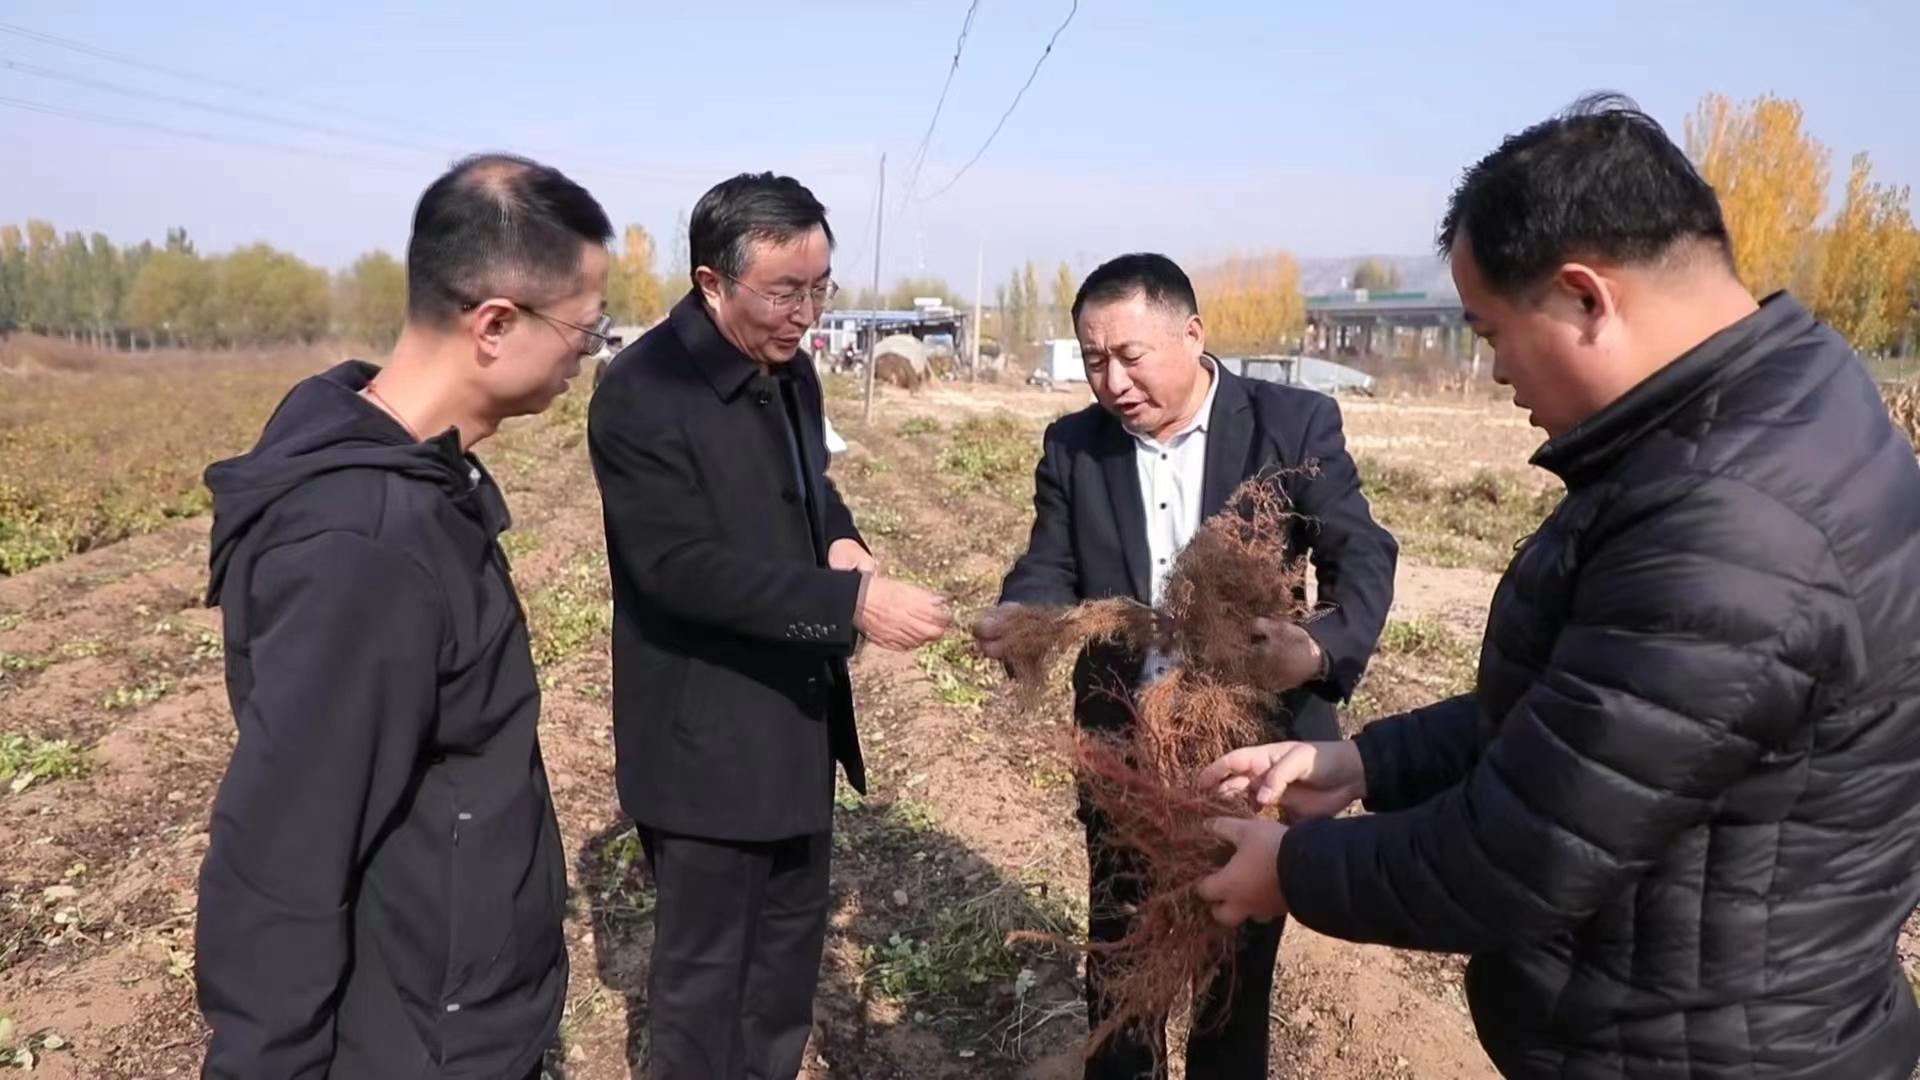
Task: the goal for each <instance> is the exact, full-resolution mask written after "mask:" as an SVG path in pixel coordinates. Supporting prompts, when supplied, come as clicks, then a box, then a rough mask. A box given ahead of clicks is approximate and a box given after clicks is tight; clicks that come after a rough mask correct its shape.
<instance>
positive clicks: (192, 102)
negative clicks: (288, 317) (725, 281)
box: [0, 21, 864, 184]
mask: <svg viewBox="0 0 1920 1080" xmlns="http://www.w3.org/2000/svg"><path fill="white" fill-rule="evenodd" d="M0 34H10V35H12V36H14V37H17V38H22V39H25V40H27V41H33V42H37V43H40V44H43V45H50V46H53V47H54V48H58V49H65V50H67V51H69V52H74V53H79V54H81V55H84V56H89V57H92V58H94V59H98V60H106V61H110V62H112V63H116V64H122V65H125V66H127V67H131V68H137V69H139V70H142V71H147V72H151V73H154V74H159V75H165V76H168V77H171V78H176V79H185V80H188V81H191V82H196V83H200V84H202V85H205V86H210V87H216V88H219V89H222V90H228V91H232V92H235V93H240V94H245V95H247V96H249V97H253V98H262V99H269V100H275V101H280V102H284V103H286V104H288V105H292V106H295V107H298V108H301V109H306V110H310V111H313V112H331V113H333V114H335V115H338V116H343V117H350V118H354V119H358V120H363V121H371V122H373V123H375V124H378V125H380V126H383V127H386V128H387V129H388V130H399V128H398V127H397V126H396V125H394V124H393V122H392V120H391V118H390V117H380V116H376V115H373V114H368V113H361V112H356V111H354V110H352V109H348V108H345V107H343V106H338V105H324V106H323V105H316V104H313V103H310V102H306V101H302V100H300V99H299V98H296V97H292V96H290V95H287V94H283V93H278V92H276V91H272V90H267V89H263V88H261V87H257V86H249V85H247V84H245V83H240V82H234V81H231V80H228V79H222V78H218V77H216V76H211V75H203V74H200V73H198V72H194V71H188V70H184V69H182V68H177V67H172V66H169V65H167V64H160V63H155V62H153V61H150V60H145V59H142V58H140V57H138V56H131V55H128V54H126V53H121V52H115V51H113V50H110V49H103V48H100V47H98V46H94V45H89V44H87V43H86V42H83V41H75V40H74V39H72V38H64V37H60V36H57V35H54V34H48V33H43V32H41V31H38V30H31V29H28V28H26V27H23V26H18V25H15V24H13V23H8V22H3V21H0ZM0 65H3V66H5V67H8V68H12V69H13V70H15V71H19V72H21V73H23V74H29V75H34V76H37V77H40V78H46V79H54V80H58V81H62V82H67V83H70V84H73V85H77V86H86V87H90V88H92V89H97V90H104V91H107V92H110V93H116V94H123V95H127V96H131V97H136V98H145V99H148V100H152V101H159V102H165V103H167V104H172V105H176V106H182V107H186V108H192V109H199V110H203V111H207V112H212V113H218V114H220V115H224V116H228V117H232V118H236V119H241V120H247V121H250V122H254V123H261V124H271V125H276V126H279V127H283V128H289V129H296V130H301V131H306V132H309V133H313V134H320V135H326V136H329V137H332V138H340V139H349V140H353V141H356V142H361V143H366V144H369V145H376V146H382V147H387V148H392V149H399V150H406V151H410V152H414V153H420V154H430V155H433V156H436V157H458V156H460V152H458V151H453V150H448V149H436V148H434V147H431V146H425V145H421V144H419V143H413V142H407V141H404V140H401V139H395V138H389V137H386V136H381V135H377V134H371V133H366V132H362V131H354V130H350V129H347V128H342V127H335V126H332V125H328V124H319V123H309V122H307V121H302V120H298V119H293V118H290V117H285V116H275V115H273V114H270V113H262V112H255V111H253V110H250V109H243V108H236V107H232V106H225V105H219V104H215V103H212V102H207V101H203V100H199V99H194V98H186V97H180V96H177V95H172V94H166V93H161V92H158V91H149V90H145V89H143V88H139V87H130V86H127V85H125V84H121V83H114V82H109V81H107V80H104V79H94V78H91V77H89V76H84V75H74V74H71V73H66V72H58V71H55V70H54V69H51V68H46V67H41V66H39V65H35V64H30V63H24V62H21V61H3V60H0ZM7 100H8V103H9V104H11V105H12V107H14V108H18V109H25V110H27V111H31V112H45V113H49V114H51V115H58V114H57V113H54V112H53V110H58V109H65V108H68V107H67V106H58V105H53V106H50V105H46V104H45V103H39V102H27V101H23V100H22V99H17V98H16V99H7ZM69 112H70V118H72V119H84V120H89V121H91V122H94V123H101V124H107V125H110V126H114V127H122V128H134V129H143V130H148V131H156V132H160V133H162V134H169V135H175V136H179V137H183V138H191V139H198V140H201V141H204V142H213V143H224V144H226V145H230V146H246V147H255V148H263V149H278V150H283V151H287V152H291V153H296V154H301V155H304V156H308V157H331V158H334V159H336V160H356V159H354V158H352V157H349V156H346V155H342V154H331V153H326V152H320V151H314V150H309V149H306V148H302V147H297V146H292V145H289V144H284V143H274V142H269V141H264V140H257V139H247V138H244V137H238V136H235V137H228V136H223V135H219V134H216V133H213V132H206V131H197V130H184V129H180V128H173V127H169V126H167V125H164V124H155V123H150V122H144V121H138V120H131V119H128V118H125V117H114V116H108V115H105V114H101V113H88V112H86V111H85V110H80V109H69ZM411 130H415V131H428V130H431V129H424V128H414V129H411ZM435 137H436V138H439V139H446V140H453V141H455V142H460V143H464V142H465V141H466V140H465V139H464V138H461V137H459V136H455V135H453V134H451V133H448V132H444V131H440V132H436V133H435ZM535 152H536V153H539V151H538V149H537V148H536V149H535ZM540 156H543V157H553V158H565V159H567V160H568V161H571V162H577V163H578V164H579V165H580V166H582V167H586V168H592V169H598V170H602V171H606V172H610V173H617V174H620V175H621V176H623V177H625V178H627V179H630V180H634V181H638V182H649V183H662V184H690V183H699V182H701V181H702V180H703V179H704V178H705V174H701V175H694V174H691V173H678V174H668V173H660V172H656V171H653V170H650V169H645V168H641V167H637V166H634V165H632V164H629V163H627V162H623V161H620V160H617V159H613V158H604V157H595V156H591V155H588V154H581V153H578V152H576V151H571V150H569V151H566V152H565V153H562V154H540ZM357 160H377V159H371V158H360V159H357ZM383 164H387V165H390V166H393V165H396V164H397V163H395V162H391V161H386V162H383ZM858 168H859V169H860V170H863V169H864V167H863V166H862V167H858ZM855 171H857V170H856V167H855V166H852V165H850V164H848V165H835V166H830V167H828V168H824V169H812V170H808V171H807V172H808V175H810V176H838V175H847V174H851V173H853V172H855Z"/></svg>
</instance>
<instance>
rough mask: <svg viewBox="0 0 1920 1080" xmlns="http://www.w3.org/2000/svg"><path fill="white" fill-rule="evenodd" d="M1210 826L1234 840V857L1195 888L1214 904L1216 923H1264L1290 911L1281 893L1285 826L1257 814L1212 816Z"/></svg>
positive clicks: (1236, 924) (1196, 892)
mask: <svg viewBox="0 0 1920 1080" xmlns="http://www.w3.org/2000/svg"><path fill="white" fill-rule="evenodd" d="M1207 828H1209V829H1211V830H1213V831H1214V832H1215V833H1218V834H1219V835H1220V836H1221V837H1222V838H1223V839H1225V840H1226V841H1227V842H1229V843H1231V844H1232V845H1233V858H1232V859H1230V860H1228V862H1227V865H1226V866H1224V867H1222V868H1220V869H1219V870H1218V871H1216V872H1214V873H1213V874H1211V875H1209V876H1207V877H1204V878H1201V879H1200V882H1199V884H1197V885H1195V886H1194V887H1193V891H1194V893H1195V894H1196V895H1197V896H1199V897H1200V899H1202V900H1205V901H1206V902H1207V903H1208V904H1209V905H1210V906H1211V907H1212V908H1213V918H1214V921H1215V922H1218V923H1220V924H1221V925H1223V926H1239V925H1240V924H1241V923H1243V922H1246V921H1247V920H1248V919H1259V920H1261V921H1262V922H1264V921H1266V920H1269V919H1275V918H1278V917H1280V916H1282V915H1285V914H1286V913H1287V898H1286V897H1284V896H1281V895H1280V842H1281V841H1282V840H1284V839H1286V836H1287V827H1286V826H1285V825H1282V824H1280V823H1279V822H1276V821H1264V820H1261V819H1259V818H1253V819H1247V818H1210V819H1208V821H1207Z"/></svg>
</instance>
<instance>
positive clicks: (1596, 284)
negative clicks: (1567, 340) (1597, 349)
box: [1552, 263, 1620, 342]
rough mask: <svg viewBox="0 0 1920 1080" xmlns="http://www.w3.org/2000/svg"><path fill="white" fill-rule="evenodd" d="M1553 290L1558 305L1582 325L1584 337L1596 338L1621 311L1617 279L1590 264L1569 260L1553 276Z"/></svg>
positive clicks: (1587, 339)
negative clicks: (1616, 287) (1613, 279)
mask: <svg viewBox="0 0 1920 1080" xmlns="http://www.w3.org/2000/svg"><path fill="white" fill-rule="evenodd" d="M1552 289H1553V291H1554V293H1555V294H1556V295H1557V296H1558V298H1559V300H1560V303H1559V304H1558V305H1557V306H1558V307H1560V308H1561V309H1562V310H1563V311H1566V312H1569V313H1570V314H1571V317H1572V318H1573V319H1574V320H1575V321H1577V322H1578V323H1579V324H1580V337H1581V339H1582V340H1584V341H1589V342H1590V341H1593V340H1594V339H1596V338H1598V337H1599V336H1600V331H1601V330H1602V329H1603V328H1604V327H1605V326H1606V325H1607V324H1608V323H1609V322H1611V321H1612V320H1613V319H1614V318H1615V317H1616V316H1617V315H1619V313H1620V307H1619V298H1618V296H1617V295H1616V294H1615V293H1614V289H1613V281H1612V280H1611V279H1609V278H1608V277H1607V275H1605V274H1603V273H1601V272H1600V271H1599V270H1598V269H1596V268H1594V267H1592V266H1589V265H1587V264H1586V263H1567V264H1566V265H1564V266H1562V267H1561V268H1560V269H1559V271H1558V272H1557V273H1555V274H1554V276H1553V285H1552Z"/></svg>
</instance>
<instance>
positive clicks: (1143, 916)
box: [1004, 473, 1310, 1054]
mask: <svg viewBox="0 0 1920 1080" xmlns="http://www.w3.org/2000/svg"><path fill="white" fill-rule="evenodd" d="M1295 524H1296V518H1295V516H1294V515H1293V513H1292V512H1291V510H1290V508H1289V506H1288V503H1287V500H1286V497H1285V495H1284V494H1283V493H1282V491H1281V488H1280V484H1279V479H1278V477H1277V475H1275V474H1273V473H1266V474H1262V475H1261V476H1257V477H1255V478H1253V479H1250V480H1248V481H1246V482H1245V483H1243V484H1241V486H1240V487H1239V488H1238V489H1236V490H1235V491H1234V493H1233V495H1232V496H1231V497H1230V498H1229V499H1228V501H1227V504H1226V506H1225V507H1224V508H1223V509H1222V510H1221V511H1220V512H1219V513H1218V514H1215V515H1214V516H1213V517H1210V518H1208V519H1207V520H1206V521H1205V522H1204V523H1203V524H1202V525H1201V527H1200V529H1199V530H1198V531H1197V532H1196V533H1195V535H1194V537H1193V539H1192V540H1191V541H1190V542H1189V543H1188V544H1187V546H1186V547H1185V548H1184V549H1183V550H1182V551H1181V552H1180V554H1179V555H1178V556H1177V558H1176V559H1175V562H1174V566H1173V568H1172V570H1171V571H1170V572H1169V574H1168V577H1167V582H1166V588H1165V590H1164V593H1163V600H1162V603H1161V605H1160V606H1159V607H1158V608H1152V607H1148V606H1146V605H1144V604H1140V603H1138V602H1136V601H1133V600H1131V599H1109V600H1097V601H1090V602H1087V603H1083V604H1079V605H1077V606H1073V607H1068V608H1057V607H1056V608H1042V607H1028V608H1021V609H1016V610H1015V611H1013V612H1011V613H1008V614H1007V615H1006V616H1004V617H1005V618H1007V619H1008V620H1009V621H1008V623H1007V624H1006V630H1005V634H1006V636H1005V639H1004V640H1005V641H1006V643H1007V650H1008V651H1007V653H1006V656H1007V658H1008V659H1007V664H1008V667H1009V669H1010V671H1011V672H1012V674H1013V677H1014V679H1015V680H1016V681H1017V683H1018V684H1019V685H1020V688H1021V692H1022V694H1023V697H1024V698H1025V701H1026V703H1028V704H1032V703H1035V702H1037V701H1038V700H1039V699H1040V698H1041V696H1042V695H1043V694H1044V690H1045V687H1046V686H1047V685H1048V683H1049V682H1050V681H1051V680H1052V679H1053V678H1054V677H1055V676H1056V673H1057V670H1058V669H1059V668H1060V667H1061V666H1062V661H1063V660H1065V659H1066V658H1067V657H1069V656H1071V655H1073V654H1075V653H1077V652H1078V651H1079V650H1080V649H1082V648H1083V647H1085V646H1087V645H1089V644H1093V643H1100V642H1109V643H1114V644H1118V645H1122V646H1125V647H1126V648H1127V649H1128V650H1130V651H1131V652H1133V653H1137V654H1145V653H1146V651H1147V650H1149V649H1156V650H1158V651H1159V652H1160V653H1161V654H1162V655H1164V656H1166V657H1167V658H1168V659H1169V660H1171V662H1172V666H1171V667H1170V668H1169V669H1168V670H1167V671H1166V672H1165V674H1164V675H1162V676H1161V677H1160V678H1158V679H1157V680H1156V681H1154V682H1152V683H1151V684H1149V685H1147V686H1145V687H1144V688H1141V689H1139V690H1138V691H1137V692H1134V693H1132V694H1130V695H1128V696H1127V700H1126V702H1125V704H1126V706H1127V708H1128V710H1129V711H1130V712H1131V714H1132V723H1130V724H1128V725H1126V726H1124V727H1123V728H1121V729H1119V730H1117V731H1092V730H1086V729H1074V731H1073V735H1072V746H1071V751H1070V753H1071V756H1072V760H1073V763H1074V766H1075V771H1076V774H1077V778H1078V781H1079V784H1080V791H1081V795H1082V797H1083V798H1084V799H1085V800H1086V802H1087V804H1088V805H1089V807H1090V808H1091V809H1092V810H1093V811H1094V812H1095V813H1096V814H1098V815H1099V816H1100V817H1101V818H1103V819H1104V822H1103V823H1104V825H1105V835H1106V838H1107V843H1109V844H1111V845H1113V846H1114V847H1115V848H1117V849H1120V850H1121V851H1124V852H1125V853H1126V855H1127V858H1128V860H1129V861H1130V862H1131V865H1133V866H1134V867H1135V868H1137V871H1138V873H1139V875H1140V876H1141V878H1142V880H1141V882H1140V885H1141V886H1142V888H1141V893H1142V895H1143V899H1142V900H1141V901H1140V902H1139V903H1138V904H1137V905H1135V907H1134V909H1133V910H1132V912H1131V913H1130V914H1131V916H1132V923H1131V930H1130V932H1129V933H1128V935H1127V936H1126V938H1124V939H1123V940H1121V941H1118V942H1113V943H1103V944H1099V945H1093V946H1090V948H1094V949H1097V950H1099V952H1100V953H1101V954H1102V958H1103V962H1102V972H1103V974H1102V978H1101V979H1100V985H1099V991H1100V994H1101V997H1102V999H1103V1002H1104V1004H1105V1006H1106V1008H1105V1010H1104V1011H1105V1020H1104V1022H1103V1023H1101V1024H1100V1025H1099V1026H1098V1027H1097V1028H1095V1029H1094V1030H1093V1032H1092V1033H1091V1037H1090V1038H1089V1040H1088V1053H1089V1054H1091V1053H1092V1052H1093V1051H1094V1050H1095V1049H1097V1048H1098V1047H1099V1046H1100V1045H1101V1044H1102V1043H1104V1042H1105V1041H1106V1040H1107V1039H1109V1038H1111V1037H1113V1036H1114V1035H1115V1034H1117V1033H1119V1032H1122V1031H1129V1030H1131V1031H1133V1032H1134V1033H1136V1034H1138V1035H1140V1036H1141V1037H1143V1038H1144V1039H1145V1040H1146V1041H1147V1042H1149V1043H1151V1044H1152V1045H1154V1046H1156V1047H1158V1046H1160V1045H1161V1039H1160V1031H1161V1021H1162V1020H1163V1018H1165V1017H1168V1016H1176V1017H1178V1016H1188V1017H1191V1014H1192V1007H1193V1003H1194V1001H1195V1000H1197V998H1198V996H1199V995H1200V994H1202V993H1204V992H1205V991H1206V989H1207V988H1208V987H1209V985H1210V984H1212V983H1213V982H1214V981H1215V980H1222V979H1225V980H1231V979H1232V978H1233V971H1232V960H1233V949H1234V941H1235V934H1236V931H1234V930H1230V929H1227V928H1224V927H1221V926H1220V925H1219V924H1218V923H1216V922H1214V920H1213V918H1212V915H1211V914H1210V912H1209V911H1208V908H1207V905H1206V904H1205V903H1204V902H1203V901H1201V900H1200V899H1199V897H1198V896H1196V895H1195V894H1194V891H1193V890H1194V885H1195V884H1196V883H1198V882H1199V881H1200V879H1202V878H1204V877H1206V876H1207V875H1209V874H1211V873H1213V872H1214V871H1215V870H1218V869H1219V868H1220V867H1221V866H1223V865H1224V864H1225V862H1226V860H1227V859H1228V858H1229V857H1230V856H1231V855H1232V848H1231V846H1230V845H1228V844H1227V843H1226V842H1225V841H1223V840H1221V839H1220V838H1219V837H1217V836H1215V835H1214V834H1213V833H1212V832H1210V831H1208V829H1207V827H1206V822H1207V819H1209V818H1213V817H1251V816H1253V813H1254V811H1253V808H1252V806H1251V805H1249V804H1248V803H1247V802H1246V801H1245V800H1242V799H1228V798H1224V797H1222V796H1220V795H1218V794H1216V793H1213V792H1210V791H1204V790H1201V789H1200V788H1199V787H1198V786H1197V784H1196V783H1195V775H1196V773H1197V772H1198V770H1199V769H1201V768H1202V767H1204V766H1206V765H1207V764H1210V763H1211V762H1213V761H1214V760H1216V759H1217V758H1219V757H1220V756H1221V755H1223V754H1225V753H1227V752H1228V751H1230V750H1233V749H1236V748H1238V747H1241V746H1250V745H1254V744H1257V743H1261V742H1267V741H1271V739H1272V738H1273V734H1272V731H1273V729H1272V727H1271V726H1270V723H1271V720H1270V718H1271V713H1272V710H1273V709H1274V706H1275V702H1276V697H1277V693H1276V691H1277V689H1278V688H1277V687H1275V686H1274V685H1273V683H1274V680H1273V679H1272V678H1270V677H1269V676H1268V673H1267V672H1266V671H1264V670H1263V666H1262V662H1261V654H1260V651H1259V647H1258V642H1257V641H1256V640H1255V639H1254V636H1253V634H1252V633H1251V631H1250V628H1251V627H1252V626H1253V624H1254V620H1256V619H1261V618H1265V619H1291V620H1293V621H1296V622H1304V621H1306V620H1307V619H1308V618H1309V616H1310V611H1309V609H1308V606H1307V604H1306V601H1305V588H1304V579H1305V570H1304V567H1303V566H1302V565H1301V564H1300V562H1299V561H1297V560H1290V559H1288V557H1287V554H1286V552H1287V536H1288V531H1289V529H1291V528H1292V527H1294V525H1295ZM1091 902H1092V904H1093V905H1094V907H1095V909H1096V910H1098V909H1100V908H1101V907H1102V906H1103V904H1104V903H1106V902H1107V898H1103V897H1101V896H1094V897H1092V898H1091Z"/></svg>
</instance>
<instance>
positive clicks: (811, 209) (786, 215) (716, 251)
mask: <svg viewBox="0 0 1920 1080" xmlns="http://www.w3.org/2000/svg"><path fill="white" fill-rule="evenodd" d="M815 226H818V227H819V228H820V230H821V231H822V232H825V233H826V234H827V246H828V247H829V248H831V247H832V246H833V226H831V225H828V224H827V208H826V207H825V206H823V205H821V202H820V200H819V199H816V198H814V197H813V192H811V191H808V190H807V188H806V185H805V184H802V183H801V182H800V181H798V180H795V179H794V178H793V177H791V176H775V175H774V174H772V173H770V172H763V173H741V174H740V175H738V176H734V177H730V178H728V179H726V180H722V181H720V182H719V183H718V184H715V185H713V187H711V188H709V189H708V190H707V193H706V194H705V195H702V196H700V201H699V202H697V203H694V204H693V216H692V217H691V218H690V219H688V221H687V262H688V263H689V264H690V265H689V266H688V267H687V276H688V278H689V279H692V277H693V272H694V271H696V270H698V269H700V268H701V267H703V266H704V267H707V268H708V269H710V270H712V271H713V272H714V273H716V274H720V275H723V276H725V277H729V278H738V277H740V276H741V275H742V274H744V273H746V272H747V247H748V245H749V244H751V243H752V242H753V241H755V240H763V241H771V242H772V243H775V244H788V243H792V242H793V241H795V240H797V239H799V238H800V237H802V236H804V235H806V234H807V233H809V232H811V231H812V230H813V229H814V227H815ZM694 284H696V285H698V284H699V282H698V281H697V280H695V281H694Z"/></svg>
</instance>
